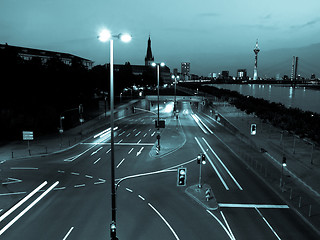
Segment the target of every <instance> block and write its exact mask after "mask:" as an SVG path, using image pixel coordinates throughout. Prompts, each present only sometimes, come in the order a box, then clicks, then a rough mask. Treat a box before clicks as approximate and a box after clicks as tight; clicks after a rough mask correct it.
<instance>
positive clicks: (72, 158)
mask: <svg viewBox="0 0 320 240" xmlns="http://www.w3.org/2000/svg"><path fill="white" fill-rule="evenodd" d="M95 146H96V144H94V145H93V146H92V147H90V148H88V149H87V150H85V151H84V152H82V153H80V154H78V155H76V156H73V157H71V158H67V159H65V160H63V161H64V162H72V161H74V160H75V159H77V158H78V157H80V156H82V155H83V154H85V153H86V152H88V151H90V150H91V149H92V148H94V147H95Z"/></svg>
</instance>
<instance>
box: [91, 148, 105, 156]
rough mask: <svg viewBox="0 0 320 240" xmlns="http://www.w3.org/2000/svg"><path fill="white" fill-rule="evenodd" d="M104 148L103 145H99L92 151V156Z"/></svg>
mask: <svg viewBox="0 0 320 240" xmlns="http://www.w3.org/2000/svg"><path fill="white" fill-rule="evenodd" d="M102 148H103V147H99V148H98V149H97V150H96V151H94V152H92V153H91V156H92V155H94V154H96V153H97V152H99V151H100V150H101V149H102Z"/></svg>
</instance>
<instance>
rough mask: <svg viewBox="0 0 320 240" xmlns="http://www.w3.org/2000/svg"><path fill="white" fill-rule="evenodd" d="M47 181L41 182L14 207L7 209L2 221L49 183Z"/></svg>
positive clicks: (0, 218)
mask: <svg viewBox="0 0 320 240" xmlns="http://www.w3.org/2000/svg"><path fill="white" fill-rule="evenodd" d="M47 183H48V182H47V181H44V182H43V183H42V184H40V185H39V186H38V187H37V188H35V189H34V190H33V191H32V192H30V193H29V194H28V195H27V196H25V197H24V198H23V199H21V200H20V201H19V202H18V203H17V204H16V205H14V206H13V207H12V208H10V209H9V210H8V211H6V212H5V213H4V214H3V215H2V216H1V217H0V222H1V221H2V220H3V219H5V218H6V217H7V216H8V215H9V214H11V213H12V212H13V211H14V210H16V209H17V208H18V207H20V206H21V205H22V204H23V203H25V202H26V201H27V200H28V199H29V198H31V197H32V196H33V195H34V194H36V193H37V192H38V191H39V190H40V189H41V188H43V187H44V186H45V185H47Z"/></svg>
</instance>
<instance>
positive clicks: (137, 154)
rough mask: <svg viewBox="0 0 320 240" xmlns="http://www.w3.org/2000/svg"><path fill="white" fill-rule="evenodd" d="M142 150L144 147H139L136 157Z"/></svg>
mask: <svg viewBox="0 0 320 240" xmlns="http://www.w3.org/2000/svg"><path fill="white" fill-rule="evenodd" d="M143 149H144V147H141V148H140V150H139V152H137V157H138V156H139V155H140V154H141V152H142V150H143Z"/></svg>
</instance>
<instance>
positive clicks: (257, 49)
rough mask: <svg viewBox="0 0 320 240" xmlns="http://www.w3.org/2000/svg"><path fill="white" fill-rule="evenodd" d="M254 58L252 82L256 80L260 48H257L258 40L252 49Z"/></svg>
mask: <svg viewBox="0 0 320 240" xmlns="http://www.w3.org/2000/svg"><path fill="white" fill-rule="evenodd" d="M253 51H254V54H255V57H254V69H253V80H258V53H259V52H260V48H259V47H258V39H257V42H256V47H255V48H254V49H253Z"/></svg>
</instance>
